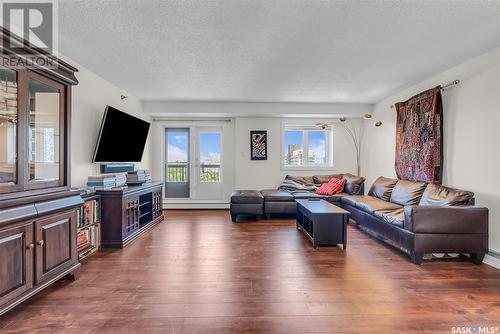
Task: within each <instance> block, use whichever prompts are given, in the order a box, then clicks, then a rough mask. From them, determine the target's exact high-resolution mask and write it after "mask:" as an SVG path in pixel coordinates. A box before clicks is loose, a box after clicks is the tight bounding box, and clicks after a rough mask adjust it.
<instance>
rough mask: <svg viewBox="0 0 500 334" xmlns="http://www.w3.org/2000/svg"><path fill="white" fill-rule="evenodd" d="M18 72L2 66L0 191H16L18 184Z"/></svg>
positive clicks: (0, 90)
mask: <svg viewBox="0 0 500 334" xmlns="http://www.w3.org/2000/svg"><path fill="white" fill-rule="evenodd" d="M17 93H18V88H17V72H16V71H14V70H11V69H9V68H6V67H3V66H0V193H1V192H8V191H14V190H16V188H17V184H18V173H17V133H18V126H17V124H18V106H17V103H18V99H17Z"/></svg>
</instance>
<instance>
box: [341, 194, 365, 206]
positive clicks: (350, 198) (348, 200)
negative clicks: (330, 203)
mask: <svg viewBox="0 0 500 334" xmlns="http://www.w3.org/2000/svg"><path fill="white" fill-rule="evenodd" d="M358 197H362V195H346V196H342V198H341V199H340V202H341V203H344V204H348V205H350V206H356V199H357V198H358Z"/></svg>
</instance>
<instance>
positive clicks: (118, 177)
mask: <svg viewBox="0 0 500 334" xmlns="http://www.w3.org/2000/svg"><path fill="white" fill-rule="evenodd" d="M114 176H115V182H116V187H123V186H125V185H126V184H127V173H117V174H114Z"/></svg>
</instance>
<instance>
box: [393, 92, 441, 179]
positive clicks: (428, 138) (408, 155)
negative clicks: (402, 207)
mask: <svg viewBox="0 0 500 334" xmlns="http://www.w3.org/2000/svg"><path fill="white" fill-rule="evenodd" d="M395 106H396V110H397V116H396V161H395V168H396V174H397V176H398V178H400V179H403V180H412V181H425V182H432V183H441V179H442V165H443V150H442V140H443V105H442V101H441V87H436V88H433V89H429V90H427V91H425V92H423V93H420V94H418V95H416V96H414V97H412V98H411V99H409V100H408V101H406V102H399V103H396V104H395Z"/></svg>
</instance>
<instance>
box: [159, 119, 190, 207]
mask: <svg viewBox="0 0 500 334" xmlns="http://www.w3.org/2000/svg"><path fill="white" fill-rule="evenodd" d="M189 134H190V129H189V128H168V129H166V130H165V157H166V159H165V160H166V161H165V197H167V198H189V197H190V177H189V174H190V173H189V170H190V168H189V167H190V164H189V161H190V159H189V158H190V157H189V156H190V154H189V151H190V149H189V144H190V138H189Z"/></svg>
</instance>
